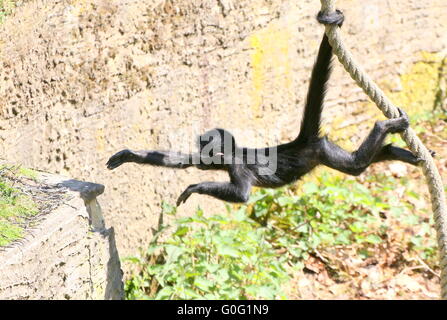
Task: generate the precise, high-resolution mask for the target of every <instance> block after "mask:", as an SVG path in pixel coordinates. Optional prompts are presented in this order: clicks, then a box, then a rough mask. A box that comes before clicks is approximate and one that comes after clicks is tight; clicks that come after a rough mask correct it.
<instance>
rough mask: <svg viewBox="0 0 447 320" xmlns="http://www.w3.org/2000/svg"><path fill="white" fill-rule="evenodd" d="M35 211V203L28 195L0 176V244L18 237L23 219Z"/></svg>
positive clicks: (36, 211)
mask: <svg viewBox="0 0 447 320" xmlns="http://www.w3.org/2000/svg"><path fill="white" fill-rule="evenodd" d="M37 213H38V210H37V208H36V205H35V204H34V203H33V201H32V200H31V199H30V198H29V197H27V196H25V195H23V194H21V193H20V192H19V191H18V190H17V189H15V188H13V187H11V186H10V185H9V184H8V183H7V182H6V181H4V180H2V179H1V177H0V246H5V245H7V244H9V243H11V242H12V241H14V240H16V239H19V238H20V237H21V236H22V234H23V227H22V224H23V223H24V221H25V220H26V219H28V218H29V217H31V216H33V215H35V214H37Z"/></svg>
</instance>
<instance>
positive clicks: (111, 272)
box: [0, 174, 124, 300]
mask: <svg viewBox="0 0 447 320" xmlns="http://www.w3.org/2000/svg"><path fill="white" fill-rule="evenodd" d="M38 179H39V183H40V184H42V185H44V186H45V188H47V189H50V190H51V192H50V193H49V194H51V193H53V192H62V193H64V197H63V198H64V199H65V200H64V201H63V202H62V203H60V204H59V206H58V207H57V209H55V210H53V211H52V212H50V213H49V214H46V215H44V216H42V217H40V221H38V223H36V225H35V226H34V227H33V228H31V229H28V230H27V231H26V236H25V238H24V239H21V240H20V241H18V242H14V243H13V244H12V245H11V246H9V247H6V248H0V270H1V273H0V299H14V300H16V299H123V298H124V292H123V282H122V277H123V272H122V271H121V267H120V260H119V256H118V251H117V249H116V243H115V233H114V230H113V228H109V229H106V228H105V225H104V219H103V218H102V213H101V207H100V206H99V203H98V201H97V199H96V197H97V196H98V195H100V194H101V193H102V192H103V191H104V186H102V185H98V184H94V183H86V182H81V181H76V180H72V179H66V178H63V177H60V176H54V175H48V174H40V175H39V178H38Z"/></svg>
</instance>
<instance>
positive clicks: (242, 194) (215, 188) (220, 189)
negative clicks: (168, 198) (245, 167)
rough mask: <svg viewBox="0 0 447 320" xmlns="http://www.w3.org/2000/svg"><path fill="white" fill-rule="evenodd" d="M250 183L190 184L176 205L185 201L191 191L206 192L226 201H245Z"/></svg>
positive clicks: (248, 194) (248, 193)
mask: <svg viewBox="0 0 447 320" xmlns="http://www.w3.org/2000/svg"><path fill="white" fill-rule="evenodd" d="M250 189H251V185H250V184H248V183H232V182H202V183H199V184H192V185H190V186H188V188H186V190H185V191H183V193H182V194H181V195H180V197H178V200H177V206H179V205H180V204H182V203H184V202H186V200H187V199H188V198H189V196H190V195H191V194H193V193H199V194H207V195H209V196H212V197H214V198H217V199H220V200H223V201H228V202H236V203H237V202H247V201H248V198H249V196H250Z"/></svg>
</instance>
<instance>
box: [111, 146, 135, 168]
mask: <svg viewBox="0 0 447 320" xmlns="http://www.w3.org/2000/svg"><path fill="white" fill-rule="evenodd" d="M132 157H133V152H132V151H130V150H129V149H125V150H121V151H120V152H117V153H115V154H114V155H113V156H111V157H110V159H109V161H107V164H106V165H107V168H108V169H110V170H112V169H115V168H117V167H119V166H120V165H122V164H123V163H124V162H130V161H132Z"/></svg>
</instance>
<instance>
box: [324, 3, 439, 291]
mask: <svg viewBox="0 0 447 320" xmlns="http://www.w3.org/2000/svg"><path fill="white" fill-rule="evenodd" d="M320 1H321V11H322V12H323V13H330V12H333V11H334V7H335V1H334V0H320ZM326 35H327V37H328V38H329V43H330V44H331V46H332V49H333V52H334V54H335V55H336V56H337V57H338V60H339V61H340V62H341V64H342V65H343V66H344V67H345V69H346V71H347V72H348V73H349V74H350V75H351V77H352V78H353V79H354V80H355V81H356V82H357V84H358V85H359V86H360V87H361V88H362V89H363V91H364V92H365V93H366V94H367V95H368V96H369V97H370V98H371V100H372V101H374V103H375V104H376V105H377V106H378V107H379V109H380V110H381V111H382V112H383V114H384V115H385V116H386V117H388V118H396V117H399V111H398V110H397V108H396V107H395V106H394V105H393V104H392V103H391V101H390V100H389V99H388V98H387V97H386V96H385V94H384V93H383V91H382V90H381V89H380V88H379V87H378V86H377V85H376V84H375V83H374V81H372V80H371V79H370V78H369V77H368V75H367V74H366V73H365V72H364V71H363V70H362V69H361V68H360V66H359V65H358V64H357V63H356V62H355V61H354V59H353V58H352V55H351V54H350V52H349V51H348V50H347V49H346V48H345V46H344V45H343V41H342V38H341V36H340V31H339V28H338V27H337V26H336V25H326ZM401 136H402V139H403V140H404V141H405V142H406V143H407V145H408V146H409V148H410V150H411V151H412V152H413V153H414V154H415V155H417V157H419V158H421V159H422V160H423V161H422V164H421V166H422V170H423V172H424V175H425V177H426V179H427V184H428V188H429V191H430V197H431V202H432V210H433V214H434V220H435V228H436V232H437V240H438V246H439V254H440V266H441V298H442V299H447V252H446V250H447V208H446V201H445V193H444V187H443V183H442V179H441V176H440V174H439V172H438V169H437V168H436V165H435V163H434V161H433V158H432V156H431V154H430V152H429V151H428V150H427V148H426V147H425V146H424V145H423V144H422V142H421V140H419V138H418V137H417V135H416V133H415V132H414V131H413V130H412V129H411V128H408V129H407V130H405V131H404V132H403V133H401Z"/></svg>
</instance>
